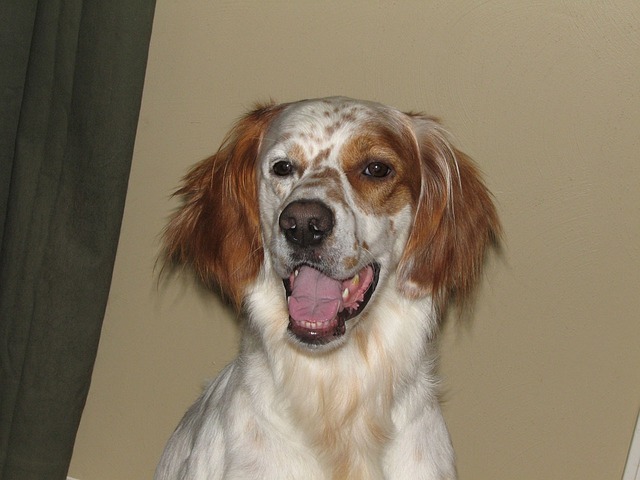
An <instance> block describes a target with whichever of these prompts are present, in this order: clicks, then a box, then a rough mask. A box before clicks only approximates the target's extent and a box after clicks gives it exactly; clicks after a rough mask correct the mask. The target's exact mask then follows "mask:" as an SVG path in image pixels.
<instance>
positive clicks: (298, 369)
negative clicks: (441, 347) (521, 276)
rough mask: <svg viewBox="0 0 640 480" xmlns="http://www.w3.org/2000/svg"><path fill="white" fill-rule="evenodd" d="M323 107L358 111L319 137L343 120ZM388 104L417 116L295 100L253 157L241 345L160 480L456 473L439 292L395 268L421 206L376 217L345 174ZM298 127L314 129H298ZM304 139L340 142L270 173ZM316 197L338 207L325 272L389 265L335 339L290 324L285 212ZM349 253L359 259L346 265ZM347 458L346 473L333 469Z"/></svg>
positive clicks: (170, 452) (339, 274)
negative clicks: (258, 242) (257, 225)
mask: <svg viewBox="0 0 640 480" xmlns="http://www.w3.org/2000/svg"><path fill="white" fill-rule="evenodd" d="M326 103H330V105H331V106H332V107H333V106H335V107H336V108H335V110H336V112H334V113H335V114H336V115H338V114H339V113H340V112H344V111H345V109H351V110H352V111H353V112H354V114H353V115H350V116H349V120H348V121H347V122H343V123H341V124H340V126H339V127H337V128H336V129H335V131H331V133H330V134H328V135H320V133H321V132H322V131H323V128H324V127H325V126H326V125H328V124H330V122H335V121H336V118H335V117H330V116H328V115H322V114H321V112H322V111H323V109H324V108H326ZM380 111H383V114H384V117H385V118H390V119H392V120H393V121H397V122H398V123H399V124H400V123H402V122H405V123H406V122H408V121H407V120H403V118H402V117H401V116H400V115H399V114H398V113H395V111H394V110H391V109H388V108H387V107H383V106H380V105H378V104H369V103H364V102H354V101H350V100H346V99H330V101H329V102H324V103H321V102H319V101H311V102H302V103H298V104H293V105H292V106H290V107H287V108H286V109H285V110H284V111H283V113H282V114H281V115H280V116H279V117H278V118H277V119H276V120H275V121H274V123H273V124H272V125H271V127H270V128H269V130H268V132H267V133H266V135H265V137H264V139H263V141H262V145H261V148H260V155H259V158H258V159H257V162H258V172H257V175H258V187H259V203H260V219H261V220H260V221H261V227H262V241H263V247H264V262H263V265H262V268H261V271H260V273H259V275H258V277H257V278H255V280H254V281H253V283H252V284H251V285H250V286H249V288H248V289H247V291H246V295H245V317H246V324H245V331H244V335H243V340H242V345H241V351H240V354H239V356H238V357H237V359H236V360H235V361H234V362H233V363H231V364H230V365H229V366H227V367H226V368H225V369H224V370H223V371H222V373H221V374H220V375H219V376H218V377H217V378H216V379H215V380H214V381H213V382H211V383H210V385H209V386H208V387H207V388H206V390H205V392H204V393H203V394H202V396H201V397H200V399H198V401H197V402H196V403H195V404H194V405H193V406H192V407H191V408H190V409H189V411H188V412H187V413H186V415H185V416H184V418H183V419H182V421H181V422H180V425H179V426H178V427H177V429H176V431H175V432H174V434H173V436H172V437H171V439H170V440H169V443H168V444H167V446H166V449H165V452H164V455H163V457H162V459H161V462H160V464H159V465H158V468H157V471H156V474H155V478H156V480H169V479H171V480H174V479H201V480H205V479H206V480H214V479H223V478H224V479H318V480H320V479H336V478H341V477H340V476H341V472H345V471H348V472H349V478H350V479H411V480H415V479H425V480H436V479H454V478H455V477H456V473H455V467H454V454H453V449H452V447H451V442H450V440H449V435H448V432H447V428H446V426H445V423H444V420H443V418H442V414H441V412H440V407H439V405H438V398H437V397H438V387H437V384H438V382H437V379H436V376H435V372H434V370H435V362H436V348H435V346H434V340H433V337H434V335H435V332H436V329H437V319H436V314H435V312H434V310H435V309H434V306H433V304H432V299H431V298H430V297H429V296H423V297H421V298H418V299H410V298H406V297H405V296H403V295H401V293H399V290H398V288H397V281H398V279H397V278H396V268H397V266H398V263H399V261H400V258H401V256H402V252H403V248H404V244H405V243H406V240H407V238H408V235H409V231H410V229H411V224H412V221H413V216H414V214H415V210H416V206H415V205H406V207H404V208H401V209H399V210H398V211H397V212H395V213H394V214H393V215H392V216H385V215H378V214H375V213H371V211H370V209H367V208H366V205H359V204H358V201H357V197H356V195H355V193H354V192H353V189H352V187H351V185H350V183H349V181H348V179H347V177H346V175H345V174H344V172H343V171H342V169H341V161H342V160H341V149H340V146H341V145H343V144H344V143H346V142H347V141H348V139H349V138H351V137H352V136H353V135H354V133H356V132H358V131H359V129H361V128H362V126H363V125H364V122H366V121H368V120H370V118H371V116H372V115H379V113H380ZM300 132H302V133H305V134H307V135H306V136H304V135H303V136H299V137H296V134H297V133H300ZM285 133H287V134H288V135H284V134H285ZM312 137H315V140H312V139H311V138H312ZM301 138H305V139H307V140H304V141H303V140H300V139H301ZM296 139H297V140H296ZM295 141H297V142H298V144H300V143H302V145H301V146H302V147H303V148H304V154H305V157H306V158H307V159H313V158H314V157H316V156H317V155H318V153H319V152H321V151H322V150H323V149H324V148H329V147H332V150H331V153H330V154H329V155H328V156H326V158H323V159H322V160H319V161H318V162H316V163H314V162H311V161H309V162H308V164H307V165H306V168H305V169H304V174H303V175H301V176H298V175H294V176H291V177H287V178H274V176H273V175H271V174H270V168H271V167H272V165H273V163H274V162H275V161H278V159H284V158H288V155H289V151H290V147H291V142H295ZM326 168H332V169H336V170H338V171H339V172H340V175H339V176H338V177H336V178H335V179H332V180H330V182H333V184H327V185H326V188H324V186H323V187H322V188H317V187H314V188H309V187H308V184H309V182H311V181H312V180H313V179H314V175H317V174H318V172H320V171H322V169H326ZM448 181H449V180H448ZM336 182H337V183H336ZM330 187H331V188H334V189H339V191H340V192H342V193H341V194H342V195H343V197H342V198H343V200H344V202H333V201H332V200H330V199H328V197H327V189H328V188H330ZM309 197H313V198H319V199H322V200H323V201H324V202H327V203H329V204H330V205H331V207H332V209H333V211H334V213H335V218H336V220H335V222H336V225H335V228H334V232H333V234H332V236H331V239H330V240H328V246H327V265H328V266H327V269H328V270H331V272H332V273H333V274H334V275H335V276H336V278H348V277H350V276H352V275H353V274H354V273H355V272H357V271H358V270H359V269H361V268H362V267H363V266H364V265H366V264H367V263H369V262H371V261H372V259H374V260H375V261H377V262H378V263H379V264H380V265H381V272H380V279H379V283H378V287H377V289H376V291H375V292H374V295H373V297H372V299H371V301H370V302H369V304H368V305H367V306H366V309H365V310H364V312H363V313H361V314H360V315H359V316H358V317H356V318H354V319H351V320H349V321H348V322H347V331H346V333H345V334H344V336H343V337H342V338H340V339H339V340H336V341H334V342H332V343H331V344H330V345H328V346H325V347H309V346H307V345H304V344H301V343H299V342H298V341H296V340H295V339H294V338H293V337H292V336H291V335H290V334H289V333H288V332H287V325H288V311H287V304H286V299H285V295H284V288H283V285H282V278H283V277H286V276H287V275H288V274H289V273H290V268H291V259H290V251H289V247H288V245H287V242H286V241H285V240H284V238H283V235H282V234H281V232H280V231H279V228H278V215H279V212H281V211H282V209H283V207H284V206H285V205H286V204H287V203H288V202H290V201H291V200H292V199H298V198H309ZM392 225H393V228H394V229H395V230H394V233H392V228H391V226H392ZM364 242H366V245H368V249H364V248H363V247H362V245H363V243H364ZM346 256H351V257H356V258H357V259H358V264H357V265H356V266H355V267H354V266H349V267H347V266H345V265H344V264H343V263H342V259H343V258H345V257H346ZM340 462H342V463H343V467H344V468H343V469H342V470H340V469H336V468H337V467H336V465H338V464H340ZM345 469H346V470H345Z"/></svg>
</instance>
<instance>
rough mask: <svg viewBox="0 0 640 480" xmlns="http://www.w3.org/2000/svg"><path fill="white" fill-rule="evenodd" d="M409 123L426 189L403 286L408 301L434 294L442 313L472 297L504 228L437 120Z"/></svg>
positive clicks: (481, 185) (472, 168)
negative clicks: (452, 303)
mask: <svg viewBox="0 0 640 480" xmlns="http://www.w3.org/2000/svg"><path fill="white" fill-rule="evenodd" d="M411 117H412V118H411V120H412V122H413V128H414V133H415V137H416V140H417V144H418V150H419V157H420V162H421V165H420V171H421V177H422V189H421V194H420V200H419V205H418V208H417V210H416V214H415V220H414V224H413V227H412V230H411V232H410V234H409V238H408V240H407V245H406V247H405V251H404V254H403V257H402V259H401V261H400V266H399V279H400V283H399V285H400V289H401V291H402V293H404V294H405V295H407V296H410V297H418V296H423V295H426V294H431V295H432V296H433V297H434V300H435V302H436V305H437V306H438V307H439V308H440V309H443V308H445V306H446V304H447V303H448V302H449V300H451V298H452V297H455V300H456V301H464V300H465V299H466V298H467V297H468V296H469V295H470V293H471V291H472V289H473V287H474V285H475V283H476V281H477V280H478V277H479V275H480V272H481V269H482V265H483V262H484V257H485V252H486V250H487V247H489V246H492V245H493V246H496V245H497V244H498V241H499V237H500V232H501V227H500V222H499V220H498V215H497V213H496V209H495V206H494V204H493V201H492V199H491V194H490V193H489V191H488V190H487V188H486V187H485V185H484V183H483V182H482V179H481V177H480V174H479V172H478V170H477V168H476V167H475V165H474V164H473V162H472V161H471V159H470V158H469V157H467V156H466V155H465V154H463V153H462V152H460V151H458V150H457V149H455V147H453V145H452V144H451V143H450V141H449V139H448V138H447V135H446V132H445V131H444V129H443V128H442V126H441V125H440V124H439V123H438V122H437V121H436V120H435V119H433V118H429V117H425V116H422V115H413V114H412V115H411Z"/></svg>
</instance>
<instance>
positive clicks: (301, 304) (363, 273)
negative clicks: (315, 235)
mask: <svg viewBox="0 0 640 480" xmlns="http://www.w3.org/2000/svg"><path fill="white" fill-rule="evenodd" d="M379 274H380V266H379V265H377V264H375V263H372V264H370V265H367V266H366V267H364V268H363V269H362V270H360V271H359V272H358V273H357V274H356V275H354V276H353V277H351V278H348V279H346V280H336V279H334V278H331V277H328V276H327V275H325V274H324V273H322V272H321V271H320V270H318V269H316V268H313V267H310V266H308V265H300V266H299V267H297V268H296V269H295V270H294V272H293V273H292V274H291V275H290V276H289V278H286V279H284V280H283V282H284V287H285V291H286V294H287V302H288V304H289V331H290V332H291V333H292V334H293V335H295V337H296V338H297V339H298V340H300V341H301V342H303V343H307V344H309V345H324V344H327V343H329V342H331V341H332V340H334V339H336V338H337V337H341V336H342V335H344V333H345V331H346V327H345V322H346V321H347V320H349V319H351V318H353V317H355V316H356V315H358V314H359V313H360V312H361V311H362V310H363V309H364V307H365V306H366V305H367V303H368V302H369V299H370V298H371V295H372V294H373V291H374V290H375V288H376V285H377V283H378V276H379Z"/></svg>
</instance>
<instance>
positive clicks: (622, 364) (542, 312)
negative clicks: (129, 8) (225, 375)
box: [70, 0, 640, 480]
mask: <svg viewBox="0 0 640 480" xmlns="http://www.w3.org/2000/svg"><path fill="white" fill-rule="evenodd" d="M330 94H344V95H349V96H354V97H360V98H369V99H375V100H379V101H382V102H385V103H390V104H393V105H396V106H398V107H400V108H402V109H407V110H409V109H412V110H424V111H427V112H429V113H432V114H435V115H437V116H439V117H441V118H442V119H443V120H444V121H445V123H446V124H447V126H448V127H449V128H450V130H452V131H453V132H454V134H455V135H456V137H457V139H458V143H459V144H460V146H461V147H462V148H463V149H464V150H466V151H467V152H468V153H470V154H471V155H472V156H473V157H474V158H475V159H476V160H477V161H478V163H480V165H481V166H482V169H483V170H484V172H485V174H486V178H487V182H488V184H489V186H490V188H491V189H492V190H493V192H494V193H495V196H496V199H497V202H498V204H499V210H500V214H501V216H502V220H503V222H504V227H505V231H506V245H505V249H504V254H503V256H502V258H497V259H494V260H493V261H492V262H491V264H490V266H489V269H488V271H487V275H486V279H485V282H484V284H483V287H482V289H481V291H480V293H479V295H478V301H477V305H476V309H475V314H474V319H473V322H471V323H470V324H469V325H462V326H460V325H458V326H457V327H455V326H453V327H451V328H448V329H447V331H446V332H445V335H444V338H443V350H444V351H443V361H442V373H443V376H444V377H445V382H444V385H445V390H446V395H445V401H446V403H445V414H446V417H447V421H448V423H449V426H450V428H451V433H452V436H453V441H454V444H455V446H456V449H457V452H458V456H459V470H460V477H461V478H462V479H475V480H484V479H486V480H489V479H492V480H495V479H514V478H517V479H581V480H585V479H594V480H596V479H597V480H600V479H617V478H620V476H621V474H622V469H623V467H624V462H625V457H626V452H627V448H628V445H629V441H630V438H631V433H632V430H633V426H634V422H635V417H636V414H637V412H638V407H640V368H638V367H639V366H640V348H639V347H640V322H639V314H638V312H639V311H640V300H639V298H640V290H639V286H640V274H639V263H640V261H639V257H640V191H639V190H640V189H639V185H640V181H639V180H640V162H639V157H640V2H638V1H637V0H627V1H622V0H620V1H615V0H614V1H607V2H603V1H595V0H594V1H586V0H585V1H583V0H573V1H571V0H568V1H564V2H558V1H555V0H547V1H542V2H529V1H524V0H522V1H514V0H502V1H497V0H495V1H487V2H478V1H475V0H457V1H438V2H422V1H415V2H409V1H397V2H390V1H389V2H369V1H362V2H354V1H351V2H346V3H344V4H343V3H342V2H332V3H322V5H320V4H319V3H317V2H311V1H307V2H288V1H269V2H258V1H255V2H239V1H238V2H223V1H218V2H213V1H209V0H189V1H180V2H178V1H168V0H159V1H158V5H157V13H156V19H155V25H154V31H153V37H152V42H151V52H150V58H149V67H148V72H147V79H146V87H145V92H144V101H143V107H142V113H141V118H140V125H139V130H138V137H137V143H136V150H135V155H134V161H133V170H132V174H131V182H130V188H129V195H128V199H127V208H126V212H125V217H124V224H123V229H122V238H121V242H120V248H119V252H118V258H117V262H116V268H115V273H114V278H113V285H112V289H111V296H110V299H109V306H108V311H107V316H106V318H105V322H104V329H103V336H102V340H101V345H100V350H99V354H98V358H97V363H96V368H95V374H94V377H93V384H92V388H91V392H90V395H89V399H88V403H87V407H86V410H85V414H84V417H83V419H82V424H81V427H80V431H79V433H78V440H77V444H76V449H75V454H74V458H73V463H72V466H71V471H70V475H72V476H74V477H77V478H79V479H81V480H102V479H108V480H112V479H142V478H149V477H150V476H151V474H152V471H153V468H154V464H155V462H156V460H157V458H158V456H159V455H160V452H161V449H162V447H163V444H164V442H165V440H166V439H167V437H168V435H169V434H170V433H171V431H172V429H173V427H174V426H175V424H176V423H177V421H178V419H179V418H180V416H181V415H182V413H183V411H184V410H185V409H186V408H187V406H188V405H189V404H190V403H191V402H192V401H193V400H194V398H195V397H196V395H197V394H198V392H199V389H200V385H201V384H202V382H203V381H204V380H205V379H207V378H211V377H212V376H214V375H215V374H216V372H217V371H218V370H219V369H220V368H221V367H222V366H223V365H224V364H225V363H226V362H228V361H229V360H230V359H231V358H232V357H233V356H234V354H235V351H236V345H237V340H238V334H237V328H236V325H235V323H234V321H233V320H232V317H231V316H230V317H229V318H215V317H220V316H221V314H220V307H219V304H218V303H217V301H216V300H215V298H212V297H210V296H207V295H206V294H204V293H203V292H199V291H196V289H195V288H193V286H191V285H189V282H188V281H186V280H185V281H179V280H178V279H176V280H174V281H172V282H169V283H168V284H166V285H158V283H157V282H158V280H157V272H156V271H154V262H155V255H156V253H157V251H158V236H159V234H160V232H161V230H162V227H163V224H164V222H165V219H166V217H167V215H168V214H169V213H170V211H171V210H172V208H173V207H175V203H174V201H173V200H170V199H169V193H170V192H171V191H172V189H173V188H174V187H175V186H176V185H177V183H178V180H179V178H180V177H181V176H182V175H183V174H184V173H185V171H186V169H187V167H188V166H189V165H190V164H192V163H194V162H196V161H197V160H199V159H201V158H203V157H204V156H206V155H208V154H209V153H212V152H213V151H214V150H215V149H216V148H217V146H218V143H219V142H220V140H221V139H222V136H223V135H224V133H225V132H226V129H227V128H228V127H229V125H230V124H231V123H232V121H233V120H234V119H235V118H237V117H238V115H240V113H241V112H243V111H244V110H245V109H246V108H247V107H249V106H251V105H252V103H253V102H254V101H256V100H261V99H262V100H264V99H268V98H269V97H273V98H275V99H278V100H281V101H289V100H295V99H299V98H306V97H317V96H324V95H330Z"/></svg>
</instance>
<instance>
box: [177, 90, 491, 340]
mask: <svg viewBox="0 0 640 480" xmlns="http://www.w3.org/2000/svg"><path fill="white" fill-rule="evenodd" d="M179 193H180V194H182V195H183V196H184V197H185V199H186V202H185V204H184V206H183V207H182V208H181V209H180V210H179V212H178V213H177V215H176V216H175V217H174V219H173V220H172V222H171V224H170V225H169V227H168V229H167V235H166V239H167V249H168V254H169V256H171V257H173V258H176V259H178V260H179V261H182V262H185V261H186V262H190V263H192V264H193V265H194V266H195V267H196V270H197V271H198V272H199V273H200V275H201V276H202V277H203V278H204V279H205V280H213V281H214V282H215V283H217V284H218V285H220V286H221V287H222V289H223V291H225V292H226V293H227V294H229V295H230V297H231V298H232V299H233V300H235V301H236V302H237V303H238V304H240V303H241V302H242V299H243V296H244V295H245V294H246V290H247V288H249V287H250V286H251V285H252V284H253V282H255V280H256V278H257V277H258V275H259V274H262V277H263V278H265V277H266V278H274V279H277V280H278V281H279V282H280V281H281V282H282V287H281V292H282V294H281V295H282V299H281V301H282V302H286V303H287V309H288V313H289V322H288V331H289V333H287V332H286V331H283V332H282V334H283V335H290V336H291V337H292V338H293V339H295V341H297V342H299V343H300V344H303V345H310V346H316V347H317V346H319V345H328V344H331V345H334V346H335V345H336V344H340V342H341V341H344V338H345V337H347V336H348V334H349V330H351V329H353V328H354V326H355V325H356V324H357V322H358V321H359V319H360V318H362V317H364V316H366V315H363V314H364V313H365V312H366V311H367V308H368V304H369V303H370V302H374V301H375V297H376V289H378V288H393V289H394V290H396V291H397V294H398V295H401V296H403V297H406V298H409V299H416V298H421V297H425V296H431V297H433V299H434V300H435V301H436V303H437V304H439V305H440V306H444V304H445V303H446V301H447V299H448V296H449V294H450V293H452V292H455V293H456V294H458V295H460V294H462V295H464V294H466V293H467V292H468V291H469V289H470V287H471V286H472V284H473V282H474V281H475V279H476V276H477V274H478V271H479V267H480V264H481V261H482V256H483V253H484V250H485V247H486V245H487V244H488V243H490V242H491V241H492V240H493V239H494V238H495V236H496V235H497V232H498V230H499V225H498V221H497V217H496V213H495V209H494V207H493V204H492V203H491V200H490V198H489V195H488V193H487V191H486V189H485V187H484V185H483V184H482V182H481V181H480V179H479V177H478V174H477V172H476V170H475V168H474V167H473V166H472V164H471V163H470V162H469V160H468V159H467V158H466V157H465V156H464V155H463V154H461V153H460V152H458V151H457V150H455V149H454V148H453V146H451V144H450V143H449V142H448V140H447V138H446V136H445V135H444V132H443V130H442V128H441V127H440V126H439V124H438V123H437V122H436V121H434V120H433V119H431V118H429V117H425V116H421V115H413V114H405V113H402V112H399V111H397V110H395V109H392V108H390V107H386V106H384V105H380V104H377V103H371V102H363V101H356V100H351V99H347V98H342V97H335V98H328V99H320V100H307V101H302V102H297V103H293V104H286V105H277V106H276V105H273V106H268V107H263V108H260V109H258V110H256V111H254V112H252V113H250V114H249V115H247V116H246V117H244V118H243V119H242V120H241V121H240V122H239V123H238V124H237V125H236V127H235V129H234V130H233V131H232V132H231V134H230V136H229V137H228V140H227V142H226V143H225V144H224V145H223V147H222V148H221V150H220V151H219V152H218V153H217V154H216V155H214V156H213V157H211V158H210V159H207V160H206V161H204V162H203V163H201V164H200V165H199V166H197V167H196V168H195V169H194V170H192V172H191V173H190V174H189V175H188V176H187V178H186V180H185V186H184V187H183V188H182V189H181V190H180V191H179Z"/></svg>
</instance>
